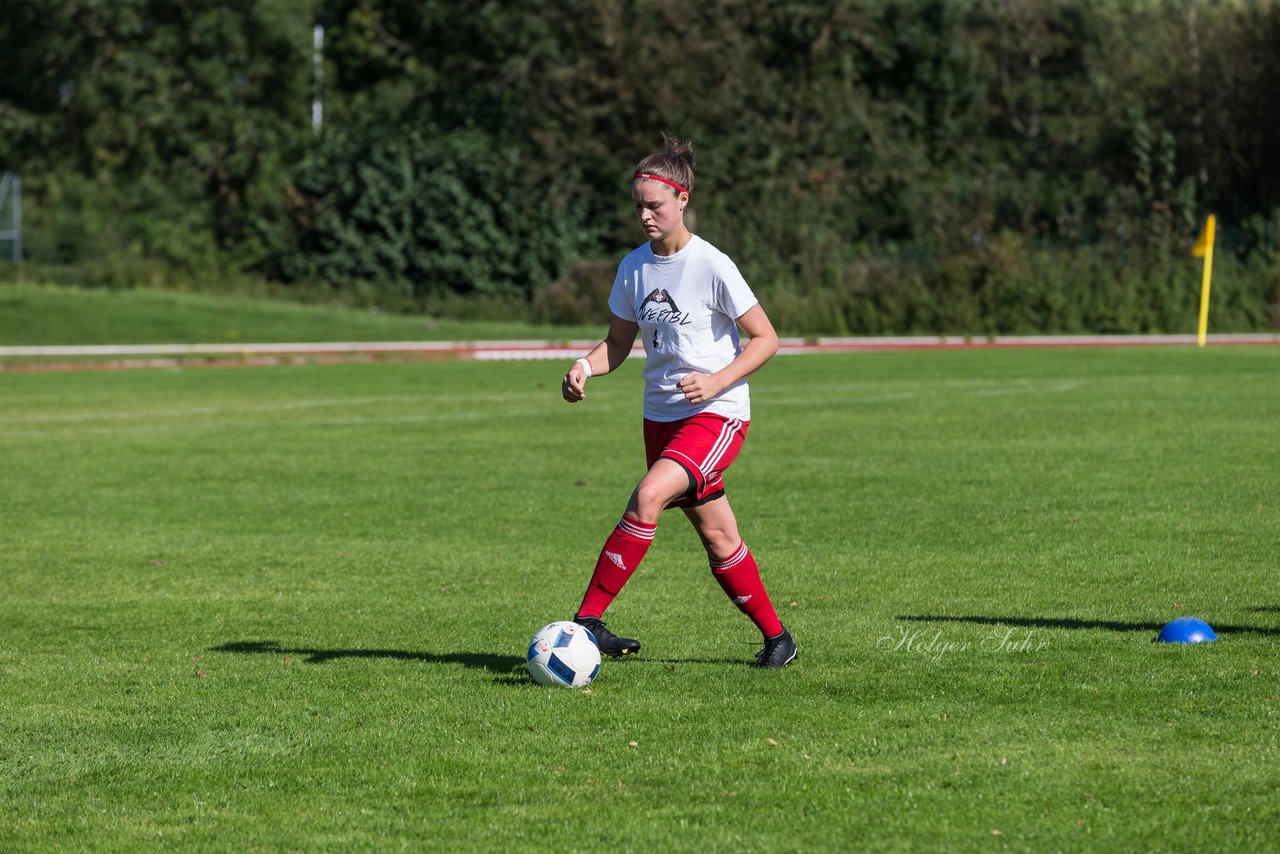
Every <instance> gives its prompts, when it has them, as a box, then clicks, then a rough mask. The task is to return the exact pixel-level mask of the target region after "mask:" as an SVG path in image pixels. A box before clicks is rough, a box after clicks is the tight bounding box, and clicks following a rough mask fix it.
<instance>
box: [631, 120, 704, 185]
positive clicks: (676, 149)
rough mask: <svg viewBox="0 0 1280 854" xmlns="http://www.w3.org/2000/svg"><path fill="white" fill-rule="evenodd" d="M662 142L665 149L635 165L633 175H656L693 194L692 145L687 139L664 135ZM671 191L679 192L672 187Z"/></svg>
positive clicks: (693, 163) (693, 162)
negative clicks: (664, 144)
mask: <svg viewBox="0 0 1280 854" xmlns="http://www.w3.org/2000/svg"><path fill="white" fill-rule="evenodd" d="M662 141H663V142H664V143H666V149H665V150H663V151H660V152H658V153H657V154H650V155H649V156H648V157H646V158H644V159H643V160H641V161H640V162H639V163H637V164H636V168H635V174H637V175H640V174H644V175H656V176H658V177H659V178H665V179H666V180H667V181H670V182H671V183H673V184H679V185H680V186H681V187H684V189H685V190H687V191H689V192H693V167H694V165H695V161H694V158H693V143H692V142H691V141H689V140H687V139H676V138H675V137H673V136H667V135H666V134H663V135H662ZM672 191H673V192H676V193H679V192H680V191H679V190H677V189H676V188H674V187H672Z"/></svg>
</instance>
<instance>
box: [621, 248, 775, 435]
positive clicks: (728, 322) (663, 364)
mask: <svg viewBox="0 0 1280 854" xmlns="http://www.w3.org/2000/svg"><path fill="white" fill-rule="evenodd" d="M757 302H759V300H757V299H756V297H755V294H753V293H752V292H751V288H750V287H749V286H748V285H747V282H746V280H745V279H743V278H742V274H741V273H739V272H738V267H737V265H735V264H734V263H733V261H731V260H730V259H729V256H727V255H725V254H724V253H723V252H721V251H720V250H719V249H716V248H715V247H714V246H712V245H711V244H710V243H708V242H707V241H705V240H703V239H702V238H701V237H698V236H697V235H696V234H695V235H693V238H692V239H691V240H690V241H689V242H688V243H687V244H686V245H685V246H684V248H683V249H681V250H680V251H679V252H677V253H675V254H674V255H655V254H653V249H652V247H651V246H650V244H648V243H645V244H644V245H643V246H641V247H640V248H638V249H636V250H634V251H633V252H631V254H629V255H627V257H626V258H623V259H622V263H621V264H619V265H618V275H617V276H616V277H615V278H614V280H613V291H612V293H610V295H609V310H610V311H612V312H613V313H614V314H616V315H617V316H618V317H620V318H622V319H623V320H630V321H632V322H634V323H637V324H639V325H640V338H641V340H643V341H644V352H645V357H646V359H645V368H644V379H645V391H644V417H645V418H648V419H649V420H651V421H679V420H680V419H681V418H688V417H689V416H691V415H697V414H698V413H699V412H713V413H715V414H717V415H723V416H725V417H726V418H738V419H741V420H743V421H749V420H751V396H750V393H749V392H748V389H747V381H746V380H745V379H742V380H739V381H738V382H737V383H735V384H734V385H732V386H730V387H729V388H727V389H725V390H724V391H723V392H721V393H720V395H719V396H718V397H716V398H714V399H712V400H710V401H707V402H706V403H700V404H696V405H695V404H691V403H689V402H688V401H687V400H685V398H684V394H683V393H682V392H681V391H680V389H678V388H677V387H676V383H678V382H679V381H680V379H681V378H682V377H683V376H684V375H685V374H688V373H700V374H711V373H715V372H716V371H718V370H720V369H721V368H723V367H724V366H725V365H727V364H729V363H730V362H732V361H733V360H734V358H735V357H737V355H738V353H740V352H741V351H742V348H741V346H740V345H739V343H738V324H737V319H738V318H739V317H742V315H744V314H746V313H747V312H748V311H750V310H751V308H752V307H753V306H755V305H756V303H757Z"/></svg>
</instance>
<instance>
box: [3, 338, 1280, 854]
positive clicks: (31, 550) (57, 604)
mask: <svg viewBox="0 0 1280 854" xmlns="http://www.w3.org/2000/svg"><path fill="white" fill-rule="evenodd" d="M563 368H564V366H563V365H559V364H553V363H516V364H489V363H441V362H433V363H414V364H362V365H335V366H314V365H312V366H294V367H273V368H245V369H231V368H227V369H208V370H171V371H122V372H115V373H106V374H102V373H95V374H89V373H65V374H56V375H53V374H10V375H0V401H2V402H3V409H2V410H0V460H3V466H2V467H0V501H2V502H3V504H2V506H3V516H2V519H3V522H2V525H0V562H2V563H3V571H2V572H0V849H3V850H5V851H34V850H49V849H94V850H118V851H132V850H138V849H140V848H148V847H174V848H176V847H183V848H188V849H197V850H247V849H265V850H326V849H328V850H352V849H379V850H381V849H390V848H399V847H407V848H411V849H434V850H495V849H507V850H519V851H523V850H530V851H533V850H538V851H543V850H561V851H573V850H581V851H598V850H615V851H621V850H636V851H665V850H671V851H707V850H718V851H854V850H894V849H901V850H921V849H934V850H991V849H1012V850H1033V851H1048V850H1070V851H1082V850H1089V851H1133V850H1172V851H1178V850H1181V851H1198V850H1207V849H1212V850H1223V851H1246V850H1247V851H1266V850H1274V845H1275V841H1276V839H1277V838H1278V837H1280V800H1278V799H1277V798H1276V791H1277V789H1278V788H1280V749H1278V746H1280V737H1278V733H1280V667H1278V662H1280V656H1277V645H1278V644H1280V576H1278V575H1277V568H1278V567H1277V545H1278V544H1280V517H1278V515H1277V510H1278V509H1280V502H1278V498H1280V490H1278V489H1277V487H1278V486H1280V483H1278V481H1280V442H1277V425H1278V424H1280V349H1278V348H1269V349H1268V348H1245V347H1235V348H1220V349H1213V348H1210V349H1208V350H1205V351H1197V350H1194V349H1192V348H1187V349H1135V350H1097V351H1089V350H1052V351H1017V350H1001V351H983V352H975V351H965V352H919V353H898V354H870V355H843V356H835V355H831V356H810V357H794V358H779V359H776V360H775V361H774V362H772V363H771V364H770V365H769V366H767V367H766V368H765V370H764V371H763V372H762V373H761V374H760V375H759V376H758V377H757V378H756V379H755V380H754V381H753V392H754V399H755V423H754V424H753V426H752V430H751V437H750V439H749V441H748V443H747V446H746V449H745V451H744V453H743V456H742V458H741V459H740V461H739V463H738V464H737V465H736V466H735V468H734V470H733V471H732V472H731V474H730V477H729V488H730V494H731V496H732V499H733V501H734V504H735V507H736V508H737V510H738V513H739V517H740V519H741V521H742V524H743V530H744V534H745V536H746V538H747V541H748V542H749V543H750V544H751V546H752V548H753V550H754V551H755V552H756V554H757V556H758V558H759V559H760V563H761V566H762V569H763V571H764V574H765V578H766V582H767V583H768V585H769V587H770V590H771V592H772V594H773V596H774V599H775V601H776V603H777V604H778V606H779V610H780V611H781V613H782V617H783V620H784V622H786V623H787V625H788V627H789V628H791V629H792V631H793V633H794V634H795V636H796V638H797V640H798V642H799V644H800V658H799V659H798V661H797V662H796V663H795V664H793V665H792V666H791V667H789V668H787V669H786V670H784V671H781V672H757V671H754V670H751V669H749V668H747V667H746V662H747V661H748V660H749V659H750V658H751V656H752V654H753V653H754V651H755V650H756V648H757V647H758V637H757V636H756V635H755V632H754V630H753V629H751V628H750V626H749V625H748V624H747V623H746V621H745V619H744V618H742V617H741V615H739V614H738V612H737V611H736V610H735V609H734V608H733V607H732V606H731V605H730V604H729V603H728V602H727V600H725V599H724V597H723V594H721V592H720V590H719V588H718V587H716V585H715V583H714V582H713V581H712V579H711V577H710V574H709V572H708V570H707V567H706V564H705V560H704V558H703V555H702V553H701V549H700V547H699V546H698V544H697V542H696V538H695V537H694V535H693V533H692V531H691V530H690V529H689V527H688V525H687V523H686V522H685V521H684V519H683V518H680V517H677V516H669V517H667V518H666V519H664V522H663V525H662V526H661V527H660V529H659V533H658V538H657V541H656V543H655V546H654V548H653V549H652V550H651V551H650V554H649V558H648V559H647V561H646V563H645V564H644V565H643V567H642V569H641V571H640V572H639V573H638V574H637V575H636V577H635V578H633V580H632V582H631V583H630V585H629V586H628V587H627V589H626V590H624V591H623V593H622V595H621V596H620V597H619V599H618V601H617V602H616V603H615V605H614V607H613V608H612V609H611V610H610V612H609V615H608V618H609V620H610V623H611V625H613V626H614V627H615V628H617V629H618V630H620V631H623V632H625V633H627V634H631V635H633V636H636V637H639V638H640V639H641V640H642V641H643V643H644V645H645V647H644V652H643V654H642V655H641V656H640V657H638V658H637V659H635V660H627V661H620V662H606V663H605V665H604V667H603V668H602V670H601V673H600V677H599V679H598V680H597V682H596V683H595V685H594V686H593V688H592V689H591V690H590V692H589V693H587V692H578V691H569V690H557V689H545V688H539V687H537V686H535V685H533V684H532V683H531V682H530V681H529V680H528V679H527V677H526V676H525V675H524V672H523V653H524V649H525V645H526V643H527V641H528V638H529V636H530V635H531V634H532V633H533V632H534V631H535V630H536V629H537V628H538V627H539V626H541V625H542V624H543V623H545V622H548V621H550V620H553V619H561V618H565V617H567V616H569V615H570V614H571V613H572V611H573V609H574V607H575V606H576V605H577V603H578V599H579V597H580V594H581V590H582V587H583V585H584V583H585V581H586V579H587V576H588V574H589V570H590V566H591V565H592V563H593V562H594V559H595V556H596V554H597V552H598V549H599V547H600V543H601V542H602V541H603V538H604V536H605V535H606V534H607V533H608V531H609V530H610V529H611V527H612V526H613V524H614V522H615V521H616V520H617V517H618V514H619V513H620V511H621V508H622V504H623V502H624V500H625V498H626V494H627V491H628V490H629V489H630V487H631V485H632V483H633V482H634V480H635V479H636V478H637V477H638V476H639V474H640V473H641V460H640V455H641V454H640V433H639V412H638V405H639V393H640V389H639V383H640V378H639V370H638V365H637V364H635V363H629V364H628V365H627V366H625V367H624V369H623V370H622V371H620V372H619V375H618V376H614V377H608V378H601V379H597V380H593V381H592V382H591V384H590V397H589V400H588V401H587V402H586V403H585V404H583V405H581V406H578V407H570V406H568V405H566V404H564V403H562V402H560V401H559V399H558V379H559V375H560V372H561V371H562V370H563ZM1180 615H1195V616H1199V617H1202V618H1204V619H1206V620H1208V621H1209V622H1210V623H1211V624H1213V626H1214V627H1215V628H1216V629H1217V631H1218V638H1219V639H1218V641H1217V642H1216V643H1212V644H1206V645H1196V646H1183V645H1166V644H1154V643H1152V642H1151V641H1152V638H1153V637H1154V635H1155V633H1156V631H1157V630H1158V629H1159V627H1160V626H1161V625H1162V624H1163V623H1164V622H1166V621H1167V620H1169V619H1171V618H1173V617H1175V616H1180Z"/></svg>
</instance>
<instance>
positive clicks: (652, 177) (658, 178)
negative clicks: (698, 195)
mask: <svg viewBox="0 0 1280 854" xmlns="http://www.w3.org/2000/svg"><path fill="white" fill-rule="evenodd" d="M639 178H644V179H645V180H648V181H659V182H661V183H663V184H666V185H667V186H668V187H675V188H676V189H677V190H679V191H680V192H682V193H687V192H689V191H688V190H686V189H685V188H684V187H681V186H680V185H679V184H677V183H676V182H675V181H671V180H669V179H667V178H663V177H662V176H661V175H650V174H649V173H648V172H637V173H636V174H635V175H634V176H633V177H632V178H631V180H632V181H635V180H637V179H639Z"/></svg>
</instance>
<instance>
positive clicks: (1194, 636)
mask: <svg viewBox="0 0 1280 854" xmlns="http://www.w3.org/2000/svg"><path fill="white" fill-rule="evenodd" d="M1217 639H1218V636H1217V635H1215V634H1214V633H1213V628H1212V627H1211V626H1210V625H1209V624H1208V623H1206V622H1205V621H1204V620H1198V619H1196V618H1195V617H1178V618H1176V619H1173V620H1170V621H1169V622H1167V623H1165V625H1164V628H1163V629H1161V630H1160V634H1158V635H1156V641H1157V642H1159V643H1208V642H1209V641H1211V640H1217Z"/></svg>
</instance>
